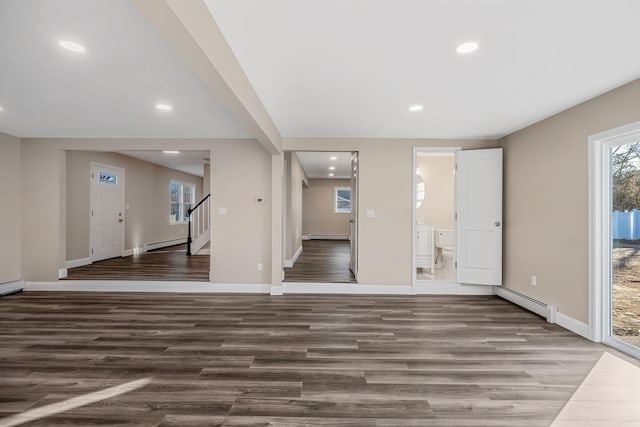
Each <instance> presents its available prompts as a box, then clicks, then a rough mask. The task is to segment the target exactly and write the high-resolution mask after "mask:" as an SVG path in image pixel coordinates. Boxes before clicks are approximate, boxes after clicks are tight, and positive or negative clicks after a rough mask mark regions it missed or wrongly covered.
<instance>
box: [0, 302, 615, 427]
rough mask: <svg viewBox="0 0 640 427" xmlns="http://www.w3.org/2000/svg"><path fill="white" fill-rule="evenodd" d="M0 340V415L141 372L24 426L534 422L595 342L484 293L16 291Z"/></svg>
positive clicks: (5, 307)
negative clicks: (105, 394)
mask: <svg viewBox="0 0 640 427" xmlns="http://www.w3.org/2000/svg"><path fill="white" fill-rule="evenodd" d="M0 340H1V342H2V345H1V346H0V418H4V417H7V416H10V415H13V414H16V413H21V412H23V411H27V410H29V409H33V408H38V407H42V406H43V405H46V404H50V403H54V402H60V401H63V400H65V399H69V398H73V397H77V396H80V395H83V394H86V393H92V392H95V391H99V390H103V389H106V388H109V387H113V386H116V385H120V384H124V383H128V382H130V381H134V380H140V379H145V378H151V382H150V384H148V385H146V386H144V387H142V388H140V389H137V390H135V391H131V392H128V393H125V394H121V395H119V396H116V397H113V398H110V399H108V400H104V401H101V402H97V403H92V404H89V405H87V406H83V407H80V408H76V409H72V410H69V411H66V412H62V413H58V414H55V415H51V416H49V417H47V418H43V419H41V420H39V421H35V422H32V423H30V424H28V425H31V426H53V425H55V426H58V425H67V426H90V425H119V426H131V425H145V426H165V427H167V426H201V425H207V426H236V427H238V426H243V427H250V426H288V427H291V426H353V427H355V426H357V427H390V426H427V425H428V426H452V425H455V426H548V425H549V424H550V423H551V421H552V420H553V418H554V417H555V415H556V414H557V413H558V412H559V411H560V409H561V408H562V406H563V405H564V403H565V402H566V401H567V400H568V399H569V397H570V396H571V395H572V393H573V391H574V390H575V389H576V388H577V386H578V385H579V384H580V382H581V381H582V379H583V378H584V377H585V376H586V375H587V373H588V372H589V370H590V369H591V367H592V366H593V365H594V364H595V363H596V361H597V360H598V359H599V358H600V356H601V355H602V354H603V352H604V351H605V347H603V346H601V345H599V344H594V343H591V342H589V341H587V340H585V339H583V338H581V337H578V336H576V335H574V334H572V333H570V332H568V331H566V330H565V329H562V328H560V327H558V326H556V325H552V324H548V323H546V322H545V321H544V320H543V319H541V318H539V317H537V316H535V315H533V314H531V313H529V312H527V311H524V310H523V309H521V308H519V307H517V306H514V305H512V304H510V303H508V302H506V301H504V300H501V299H499V298H497V297H493V296H464V297H463V296H406V297H405V296H401V297H400V296H397V297H396V296H363V295H358V296H349V295H340V296H330V295H304V296H303V295H293V296H278V297H271V296H268V295H241V296H238V295H211V294H206V295H203V294H136V293H129V294H116V293H112V294H106V293H89V292H87V293H54V292H41V293H39V292H27V293H22V294H14V295H9V296H6V297H2V298H0ZM1 423H2V421H0V424H1Z"/></svg>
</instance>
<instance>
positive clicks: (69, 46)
mask: <svg viewBox="0 0 640 427" xmlns="http://www.w3.org/2000/svg"><path fill="white" fill-rule="evenodd" d="M58 44H59V45H60V47H62V48H64V49H66V50H68V51H70V52H75V53H84V51H85V48H84V46H82V45H81V44H80V43H76V42H74V41H71V40H60V41H58Z"/></svg>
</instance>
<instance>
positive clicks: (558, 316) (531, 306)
mask: <svg viewBox="0 0 640 427" xmlns="http://www.w3.org/2000/svg"><path fill="white" fill-rule="evenodd" d="M493 293H494V294H495V295H496V296H499V297H500V298H503V299H505V300H507V301H509V302H512V303H514V304H516V305H519V306H520V307H522V308H524V309H526V310H529V311H530V312H532V313H535V314H537V315H538V316H541V317H544V318H545V319H546V320H547V322H549V323H555V324H556V325H558V326H562V327H563V328H565V329H567V330H569V331H571V332H573V333H574V334H578V335H580V336H581V337H584V338H586V339H590V336H589V327H588V325H587V324H586V323H583V322H581V321H579V320H576V319H574V318H573V317H570V316H567V315H566V314H564V313H560V312H559V311H558V309H557V307H556V306H554V305H552V304H547V303H545V302H543V301H539V300H537V299H534V298H531V297H530V296H528V295H525V294H521V293H520V292H517V291H514V290H513V289H509V288H505V287H503V286H494V287H493Z"/></svg>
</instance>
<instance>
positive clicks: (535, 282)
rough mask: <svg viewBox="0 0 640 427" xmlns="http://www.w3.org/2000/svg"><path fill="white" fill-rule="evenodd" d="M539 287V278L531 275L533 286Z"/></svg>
mask: <svg viewBox="0 0 640 427" xmlns="http://www.w3.org/2000/svg"><path fill="white" fill-rule="evenodd" d="M537 285H538V278H537V277H536V276H534V275H533V274H532V275H531V286H537Z"/></svg>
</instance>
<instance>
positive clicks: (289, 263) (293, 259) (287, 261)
mask: <svg viewBox="0 0 640 427" xmlns="http://www.w3.org/2000/svg"><path fill="white" fill-rule="evenodd" d="M300 254H302V245H300V247H299V248H298V250H297V251H296V253H295V254H293V257H291V259H285V260H284V267H285V268H291V267H293V264H295V263H296V261H297V260H298V257H299V256H300Z"/></svg>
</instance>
